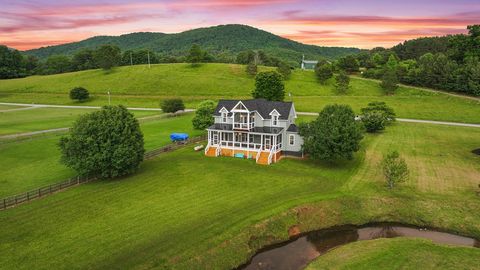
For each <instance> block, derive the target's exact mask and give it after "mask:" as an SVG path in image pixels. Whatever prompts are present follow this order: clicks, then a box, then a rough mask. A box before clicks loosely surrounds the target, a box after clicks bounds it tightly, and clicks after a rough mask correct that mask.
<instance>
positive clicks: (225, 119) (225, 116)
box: [222, 112, 227, 123]
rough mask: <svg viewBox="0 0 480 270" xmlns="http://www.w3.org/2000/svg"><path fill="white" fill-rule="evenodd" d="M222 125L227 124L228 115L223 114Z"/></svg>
mask: <svg viewBox="0 0 480 270" xmlns="http://www.w3.org/2000/svg"><path fill="white" fill-rule="evenodd" d="M222 123H227V113H226V112H222Z"/></svg>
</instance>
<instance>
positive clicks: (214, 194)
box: [0, 123, 480, 269]
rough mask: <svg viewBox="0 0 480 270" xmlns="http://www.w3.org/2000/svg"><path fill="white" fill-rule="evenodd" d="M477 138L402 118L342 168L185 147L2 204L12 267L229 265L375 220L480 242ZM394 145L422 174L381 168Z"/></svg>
mask: <svg viewBox="0 0 480 270" xmlns="http://www.w3.org/2000/svg"><path fill="white" fill-rule="evenodd" d="M155 130H156V129H155ZM478 145H480V130H478V129H475V128H463V127H445V126H435V125H419V124H405V123H397V124H395V125H394V126H392V127H389V128H388V130H387V131H386V132H384V133H383V134H379V135H374V136H372V135H368V136H367V138H366V139H365V141H364V143H363V148H362V151H361V152H360V153H358V154H357V155H356V158H355V160H353V161H350V162H341V163H338V164H325V163H318V162H314V161H310V160H304V161H303V160H291V159H286V160H282V161H281V162H279V163H277V164H274V165H272V166H259V165H256V164H255V163H254V161H251V160H239V159H234V158H227V157H224V158H207V157H205V156H203V153H202V152H193V150H192V149H190V148H185V149H182V150H179V151H175V152H173V153H169V154H165V155H162V156H160V157H158V158H156V159H154V160H151V161H147V162H145V163H144V164H143V165H142V167H141V169H140V171H139V172H138V173H137V174H135V175H133V176H131V177H127V178H124V179H118V180H115V181H99V182H94V183H89V184H86V185H82V186H79V187H76V188H74V189H70V190H68V191H65V192H61V193H58V194H56V195H54V196H50V197H48V198H44V199H42V200H38V201H35V202H32V203H30V204H25V205H22V206H19V207H18V208H14V209H10V210H8V211H4V212H0V223H1V224H5V225H4V226H3V229H2V231H0V239H2V241H1V242H0V260H1V261H2V262H3V265H2V267H4V268H6V269H12V268H15V269H30V268H32V267H37V268H39V267H40V268H41V267H42V266H45V267H47V266H48V267H49V268H65V267H70V266H72V265H75V267H76V268H97V269H101V268H120V267H121V268H135V269H148V268H157V269H162V268H172V267H174V268H179V269H217V268H220V269H229V268H232V267H234V266H236V265H238V264H240V263H242V262H243V261H245V260H246V259H247V258H248V256H250V255H252V254H253V252H255V250H256V249H258V248H260V247H262V246H264V245H266V244H270V243H272V242H277V241H282V240H285V239H287V238H288V234H287V231H288V228H290V227H291V226H293V225H297V226H298V227H299V228H300V230H301V231H308V230H312V229H319V228H324V227H330V226H333V225H339V224H346V223H351V224H363V223H368V222H372V221H402V222H406V223H411V224H417V225H421V226H433V227H438V228H442V229H446V230H452V231H457V232H460V233H463V234H467V235H471V236H475V237H477V238H480V215H479V213H480V212H479V210H480V200H479V199H478V197H476V195H474V190H475V188H476V185H477V184H478V183H477V182H478V175H479V174H480V166H479V160H480V157H479V156H475V155H473V154H472V153H471V152H470V151H471V150H472V149H473V148H477V147H478ZM407 146H408V147H407ZM389 149H398V150H399V151H400V152H401V154H402V155H403V156H404V157H405V158H406V160H407V163H408V165H409V167H410V170H411V177H410V179H409V180H408V181H407V182H406V183H405V184H402V185H400V186H399V187H397V188H396V189H395V190H393V191H389V190H387V189H386V187H385V185H384V182H383V180H382V177H381V171H380V168H379V167H378V166H377V164H378V160H379V157H380V156H381V155H382V154H383V153H385V151H387V150H389ZM452 176H456V177H452ZM80 205H81V207H79V206H80ZM26 220H28V221H26ZM19 232H24V233H19ZM65 250H68V252H65ZM434 252H435V251H432V254H435V253H434ZM78 258H82V259H81V260H78ZM466 265H467V266H470V265H471V264H470V263H469V262H466Z"/></svg>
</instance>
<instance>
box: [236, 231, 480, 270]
mask: <svg viewBox="0 0 480 270" xmlns="http://www.w3.org/2000/svg"><path fill="white" fill-rule="evenodd" d="M393 237H418V238H426V239H430V240H432V241H433V242H435V243H439V244H449V245H456V246H470V247H480V242H479V241H477V240H475V239H473V238H469V237H463V236H458V235H454V234H449V233H444V232H437V231H430V230H426V229H419V228H413V227H406V226H392V225H390V224H379V225H373V226H366V227H359V228H357V227H354V226H345V227H339V228H333V229H328V230H321V231H314V232H310V233H308V234H307V235H305V236H302V237H299V238H298V239H296V240H293V241H289V242H286V243H285V244H281V245H277V246H275V247H272V248H271V249H267V250H265V251H261V252H259V253H257V254H256V255H255V256H254V257H253V258H252V260H251V261H250V262H249V263H248V264H247V265H244V266H242V267H240V268H239V269H247V270H253V269H258V270H265V269H269V270H270V269H275V270H299V269H303V268H305V267H306V265H307V264H308V263H309V262H311V261H312V260H313V259H315V258H317V257H318V256H320V255H322V254H324V253H326V252H328V251H329V250H331V249H333V248H335V247H338V246H342V245H345V244H348V243H351V242H355V241H363V240H371V239H377V238H393Z"/></svg>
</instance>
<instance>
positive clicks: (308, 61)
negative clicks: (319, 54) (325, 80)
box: [302, 60, 318, 64]
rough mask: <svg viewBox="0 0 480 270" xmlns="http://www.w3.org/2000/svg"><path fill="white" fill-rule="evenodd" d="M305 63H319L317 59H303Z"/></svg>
mask: <svg viewBox="0 0 480 270" xmlns="http://www.w3.org/2000/svg"><path fill="white" fill-rule="evenodd" d="M302 62H303V63H305V64H317V63H318V61H315V60H302Z"/></svg>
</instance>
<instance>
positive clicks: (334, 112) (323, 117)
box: [299, 104, 363, 161]
mask: <svg viewBox="0 0 480 270" xmlns="http://www.w3.org/2000/svg"><path fill="white" fill-rule="evenodd" d="M299 130H300V135H301V136H303V139H304V144H303V149H304V151H305V152H306V153H308V154H309V155H310V156H311V157H312V158H314V159H319V160H327V161H335V160H338V159H343V158H346V159H352V158H353V154H354V153H355V152H357V151H358V150H359V149H360V141H361V140H362V138H363V134H362V127H361V126H360V125H359V123H357V122H356V121H355V114H354V113H353V110H352V108H350V106H348V105H338V104H334V105H327V106H326V107H325V108H324V109H323V110H322V111H321V112H320V115H319V116H318V118H317V119H316V120H314V121H312V122H310V123H306V124H304V123H302V124H300V126H299Z"/></svg>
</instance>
